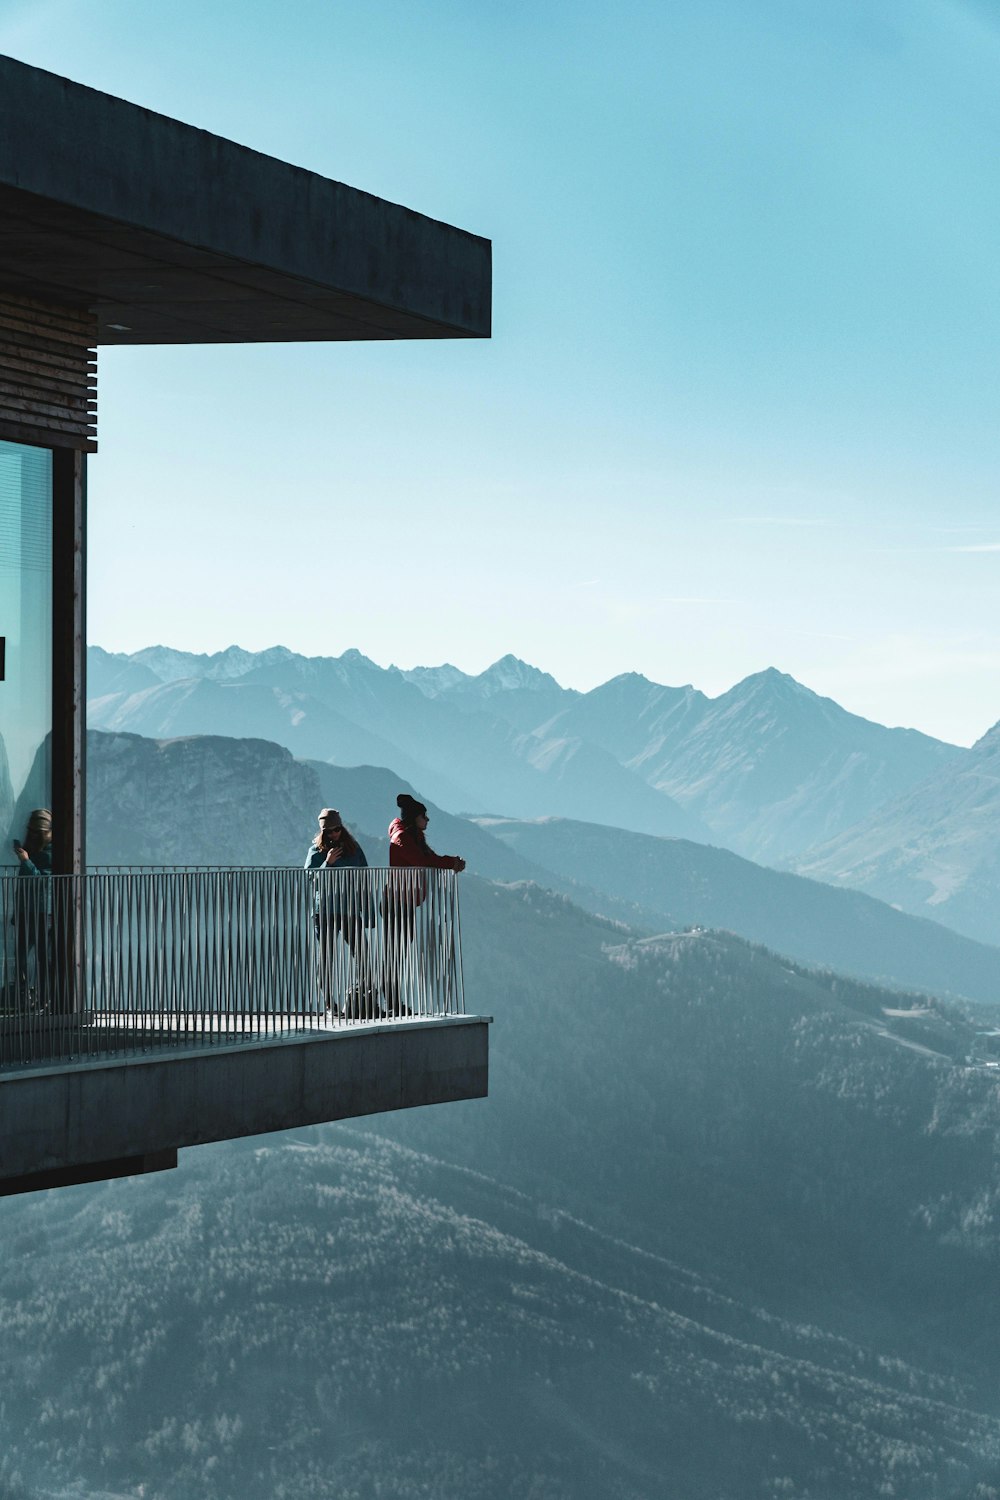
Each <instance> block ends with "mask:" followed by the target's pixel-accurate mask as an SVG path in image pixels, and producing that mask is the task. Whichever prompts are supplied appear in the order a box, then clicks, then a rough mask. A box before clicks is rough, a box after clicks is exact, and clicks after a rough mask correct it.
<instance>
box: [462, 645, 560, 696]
mask: <svg viewBox="0 0 1000 1500" xmlns="http://www.w3.org/2000/svg"><path fill="white" fill-rule="evenodd" d="M474 681H475V682H476V683H477V684H478V685H479V687H480V688H481V689H482V690H483V692H484V693H486V695H487V696H490V695H492V694H493V693H504V692H510V691H511V690H513V689H516V688H527V689H529V691H531V692H545V691H548V690H550V689H552V688H555V689H556V690H557V691H558V690H559V684H558V682H556V680H555V678H554V677H552V676H550V674H549V673H548V672H542V671H541V670H540V669H539V668H538V667H533V666H531V665H530V664H529V663H528V662H526V661H521V659H520V657H517V656H514V655H512V653H510V652H508V653H507V655H506V656H501V658H500V660H499V661H495V662H494V663H493V664H492V666H489V667H487V668H486V670H485V672H480V673H479V676H478V677H476V678H475V679H474Z"/></svg>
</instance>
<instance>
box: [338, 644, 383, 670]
mask: <svg viewBox="0 0 1000 1500" xmlns="http://www.w3.org/2000/svg"><path fill="white" fill-rule="evenodd" d="M335 660H336V661H339V662H341V663H342V665H343V666H345V667H374V668H375V670H376V671H377V672H381V670H382V668H381V667H380V666H378V664H377V663H376V662H373V661H372V659H371V657H370V656H366V655H365V653H364V652H363V651H359V650H358V648H357V646H349V647H348V648H347V650H346V651H342V652H341V653H340V655H339V656H338V657H336V658H335Z"/></svg>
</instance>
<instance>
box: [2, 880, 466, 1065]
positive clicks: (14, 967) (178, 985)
mask: <svg viewBox="0 0 1000 1500" xmlns="http://www.w3.org/2000/svg"><path fill="white" fill-rule="evenodd" d="M0 959H2V960H3V967H2V969H0V1064H3V1063H5V1062H7V1063H9V1062H25V1061H37V1060H40V1059H44V1058H46V1057H49V1056H57V1055H58V1056H60V1057H63V1056H70V1055H79V1056H87V1057H92V1056H95V1055H106V1054H107V1053H109V1052H114V1053H117V1052H121V1051H133V1052H134V1051H137V1050H143V1051H144V1050H150V1049H152V1048H153V1047H154V1046H162V1045H166V1044H167V1043H169V1042H172V1043H177V1042H180V1041H183V1042H184V1043H185V1044H189V1043H190V1042H191V1041H192V1040H198V1041H205V1042H213V1043H222V1042H228V1041H233V1040H238V1039H242V1038H246V1037H251V1038H257V1037H260V1036H262V1035H268V1034H271V1033H276V1032H289V1031H301V1030H309V1029H318V1028H321V1029H328V1028H330V1027H339V1026H344V1025H353V1024H357V1023H359V1022H373V1021H389V1020H395V1019H398V1018H400V1017H402V1016H407V1017H410V1016H412V1017H417V1018H431V1017H441V1016H448V1015H461V1014H464V1000H463V976H462V958H461V932H460V927H459V914H458V882H457V878H456V876H455V873H454V872H453V871H450V870H436V869H423V868H410V867H406V868H394V869H390V868H389V867H387V866H384V865H373V866H369V867H367V868H361V869H359V868H357V867H355V866H348V867H345V868H344V869H339V868H338V867H337V866H329V867H326V866H320V867H319V868H317V869H304V868H302V867H301V866H293V865H289V866H275V865H225V866H219V865H208V866H179V865H172V866H171V865H152V866H151V865H147V866H134V865H123V866H97V867H91V868H90V869H88V870H87V871H86V872H85V873H84V874H80V875H53V876H51V877H44V878H40V879H39V878H25V877H24V876H23V875H22V874H21V872H20V871H13V870H6V869H5V870H2V871H0Z"/></svg>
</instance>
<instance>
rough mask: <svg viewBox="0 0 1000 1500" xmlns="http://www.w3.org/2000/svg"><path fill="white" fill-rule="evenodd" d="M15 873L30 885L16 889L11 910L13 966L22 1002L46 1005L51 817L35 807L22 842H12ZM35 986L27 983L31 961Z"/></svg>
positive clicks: (49, 963) (49, 966) (49, 968)
mask: <svg viewBox="0 0 1000 1500" xmlns="http://www.w3.org/2000/svg"><path fill="white" fill-rule="evenodd" d="M14 853H15V854H16V855H17V857H18V860H19V862H20V863H19V869H18V874H20V875H22V876H24V877H25V879H26V880H28V881H30V882H31V884H30V886H29V885H25V886H24V888H23V889H21V890H19V892H18V896H17V902H16V905H15V910H14V967H15V972H16V975H17V986H18V990H19V992H20V995H21V997H22V1003H23V1002H27V1001H31V1000H33V1001H34V1003H35V1004H36V1005H38V1006H40V1007H42V1008H44V1007H45V1006H46V1005H47V1004H48V999H49V988H50V981H51V977H52V814H51V813H50V812H49V810H48V808H47V807H36V808H35V810H34V812H32V813H30V814H29V815H28V828H27V831H26V833H25V835H24V843H23V844H22V843H21V842H20V840H19V839H15V840H14ZM32 955H34V960H35V984H34V989H33V992H32V987H31V985H30V984H29V970H30V965H31V958H32Z"/></svg>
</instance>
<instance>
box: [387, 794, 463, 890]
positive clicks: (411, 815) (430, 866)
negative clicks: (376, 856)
mask: <svg viewBox="0 0 1000 1500" xmlns="http://www.w3.org/2000/svg"><path fill="white" fill-rule="evenodd" d="M396 806H397V807H398V808H399V817H398V818H393V820H392V822H391V823H390V824H389V864H390V865H391V866H392V868H393V869H396V868H397V867H398V866H400V865H412V866H416V867H417V868H419V869H424V870H455V871H457V872H461V871H462V870H464V869H465V860H464V859H459V857H458V855H457V854H435V853H434V850H433V849H432V848H431V846H430V845H429V844H428V842H427V824H428V822H429V821H430V819H429V818H428V816H427V809H426V807H425V806H424V804H423V803H422V802H418V801H417V799H416V797H411V796H410V795H409V793H408V792H400V794H399V796H398V797H397V798H396ZM421 899H422V898H421Z"/></svg>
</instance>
